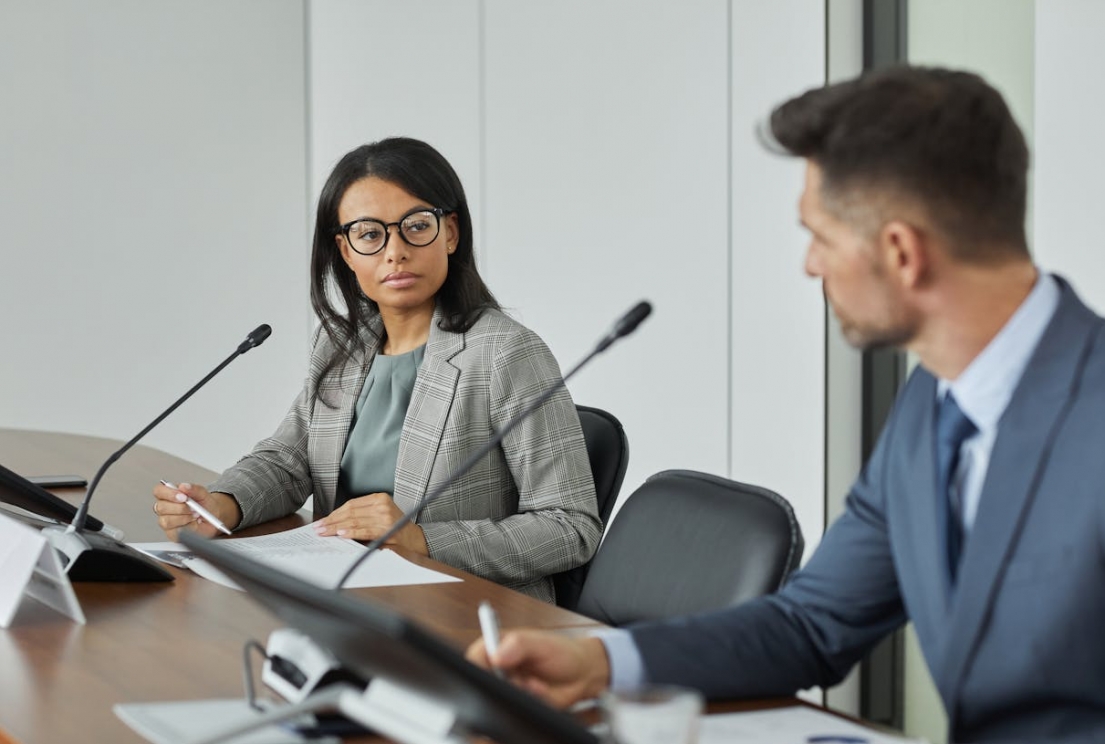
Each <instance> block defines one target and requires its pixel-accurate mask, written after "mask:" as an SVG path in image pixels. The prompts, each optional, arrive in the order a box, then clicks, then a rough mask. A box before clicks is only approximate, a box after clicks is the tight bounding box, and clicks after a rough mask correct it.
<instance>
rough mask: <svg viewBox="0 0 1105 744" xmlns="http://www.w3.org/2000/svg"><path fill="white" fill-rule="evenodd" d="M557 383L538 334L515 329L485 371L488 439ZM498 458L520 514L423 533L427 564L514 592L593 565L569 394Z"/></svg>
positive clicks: (559, 395)
mask: <svg viewBox="0 0 1105 744" xmlns="http://www.w3.org/2000/svg"><path fill="white" fill-rule="evenodd" d="M559 382H561V377H560V370H559V368H558V366H557V364H556V360H555V359H554V358H553V356H552V353H551V352H550V351H549V349H548V347H547V346H545V344H544V342H543V341H541V339H540V338H538V336H537V335H536V334H534V333H533V332H532V331H529V330H528V329H524V328H520V329H519V332H517V333H510V334H506V335H504V336H503V337H502V338H501V340H500V341H499V343H498V345H497V348H496V349H495V352H494V355H493V356H492V361H491V370H490V391H489V396H488V399H487V400H488V406H489V409H490V410H489V412H488V414H489V420H490V421H491V424H492V429H493V430H495V431H499V430H501V429H502V427H504V426H505V425H506V424H507V422H508V421H510V420H511V419H513V418H514V417H515V416H516V415H518V414H519V413H520V412H521V411H522V410H523V409H524V408H525V407H526V406H527V405H529V404H531V403H532V401H533V400H534V399H535V398H537V397H538V396H539V395H540V394H541V393H542V392H544V391H545V390H546V389H548V388H549V387H551V386H552V385H554V384H557V383H559ZM502 453H503V458H504V460H505V462H506V467H507V469H508V470H509V477H510V478H512V479H513V481H514V485H515V486H516V487H517V494H518V504H517V509H516V510H514V511H516V513H514V514H511V515H510V516H506V517H504V518H501V519H471V520H453V521H438V522H428V523H420V526H421V527H422V530H423V532H424V534H425V536H426V543H427V545H428V547H429V551H430V556H431V557H432V558H434V559H436V560H439V561H442V562H444V563H448V564H450V565H452V566H457V567H458V568H463V569H465V570H467V571H470V572H472V573H475V574H477V575H479V576H484V577H486V578H488V579H491V580H492V581H496V582H498V583H502V584H505V585H507V586H511V587H514V588H518V587H520V586H523V585H526V584H529V583H532V582H534V581H535V580H538V579H540V578H542V577H544V576H547V575H549V574H553V573H557V572H560V571H565V570H567V569H569V568H572V567H574V566H578V565H580V564H582V563H585V562H586V561H587V560H589V559H590V558H591V556H592V555H593V554H594V552H595V549H596V548H597V547H598V543H599V539H600V538H601V536H602V527H601V521H600V520H599V517H598V507H597V504H596V500H595V486H594V481H593V478H592V475H591V466H590V463H589V461H588V459H587V449H586V445H585V443H584V441H583V431H582V429H581V427H580V423H579V414H578V413H577V412H576V408H575V404H574V403H573V402H572V398H571V395H570V394H569V393H568V391H567V389H565V388H563V387H561V389H560V390H558V391H557V392H556V394H554V395H553V396H552V397H551V398H550V399H549V400H548V401H546V402H545V403H544V404H543V405H542V406H541V407H540V408H538V409H537V410H536V411H534V412H533V414H532V415H530V416H529V417H528V418H526V419H525V420H524V421H522V422H521V423H520V424H518V426H517V427H515V428H514V429H513V430H512V431H511V432H510V433H509V434H507V436H506V438H505V439H504V440H503V442H502ZM504 476H505V474H504ZM505 490H506V489H504V491H505ZM510 490H513V489H510Z"/></svg>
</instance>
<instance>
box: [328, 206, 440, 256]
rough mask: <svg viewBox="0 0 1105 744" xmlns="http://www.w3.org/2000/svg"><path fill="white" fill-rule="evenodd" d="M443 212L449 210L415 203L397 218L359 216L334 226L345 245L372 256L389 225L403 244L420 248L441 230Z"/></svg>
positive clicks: (385, 237)
mask: <svg viewBox="0 0 1105 744" xmlns="http://www.w3.org/2000/svg"><path fill="white" fill-rule="evenodd" d="M446 214H449V210H446V209H440V208H438V207H433V208H432V209H426V208H425V207H419V208H417V209H412V210H411V211H409V212H407V213H406V214H405V215H403V217H402V218H401V219H400V220H399V221H398V222H381V221H380V220H373V219H368V218H362V219H359V220H353V221H352V222H347V223H345V224H344V225H342V226H341V227H339V228H338V233H339V234H341V235H344V236H345V240H346V242H348V243H349V247H350V248H352V249H353V250H355V251H356V252H357V253H360V254H361V255H362V256H373V255H375V254H377V253H379V252H380V251H382V250H384V248H386V247H387V244H388V238H390V237H391V228H392V227H398V228H399V235H400V236H401V237H402V238H403V240H404V241H406V243H407V245H411V246H414V247H415V248H421V247H422V246H424V245H429V244H430V243H432V242H434V241H435V240H437V236H438V233H440V232H441V218H442V217H443V216H445V215H446Z"/></svg>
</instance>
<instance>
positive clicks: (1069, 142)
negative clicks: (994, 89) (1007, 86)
mask: <svg viewBox="0 0 1105 744" xmlns="http://www.w3.org/2000/svg"><path fill="white" fill-rule="evenodd" d="M1103 28H1105V3H1100V2H1093V1H1092V0H1081V1H1079V0H1047V2H1037V3H1036V87H1035V96H1036V111H1035V115H1036V125H1035V139H1036V143H1035V144H1036V147H1035V151H1034V153H1033V155H1034V156H1035V169H1034V170H1035V180H1034V183H1033V187H1034V191H1035V209H1034V222H1035V236H1034V239H1033V241H1032V242H1033V252H1034V254H1035V256H1036V259H1037V261H1038V262H1039V263H1040V265H1042V266H1043V267H1044V268H1046V269H1049V270H1051V271H1055V272H1058V273H1060V274H1062V275H1063V276H1064V277H1066V278H1067V279H1068V280H1069V281H1070V282H1071V283H1072V284H1073V285H1074V287H1075V289H1077V290H1078V291H1079V292H1080V293H1081V294H1082V299H1084V300H1085V301H1086V302H1087V303H1088V304H1089V305H1090V306H1091V307H1093V308H1094V309H1095V310H1096V311H1097V312H1099V313H1100V312H1105V253H1103V251H1102V247H1101V206H1100V202H1101V174H1102V173H1105V149H1102V147H1101V146H1100V142H1101V122H1102V119H1103V117H1105V99H1103V98H1102V96H1101V92H1100V91H1101V82H1100V81H1101V80H1102V79H1103V78H1105V50H1103V49H1102V46H1101V29H1103Z"/></svg>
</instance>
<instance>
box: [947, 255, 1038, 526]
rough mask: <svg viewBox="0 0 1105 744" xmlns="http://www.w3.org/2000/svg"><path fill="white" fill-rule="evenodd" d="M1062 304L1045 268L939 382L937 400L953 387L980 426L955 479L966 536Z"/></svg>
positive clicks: (962, 406)
mask: <svg viewBox="0 0 1105 744" xmlns="http://www.w3.org/2000/svg"><path fill="white" fill-rule="evenodd" d="M1058 306H1059V286H1058V285H1057V284H1056V283H1055V279H1053V278H1052V277H1051V276H1050V275H1048V274H1044V273H1043V272H1040V276H1039V279H1037V280H1036V286H1034V287H1033V288H1032V291H1031V292H1030V293H1029V295H1028V297H1027V298H1025V301H1024V302H1022V303H1021V306H1020V307H1019V308H1017V311H1016V312H1015V313H1013V316H1012V317H1011V318H1009V320H1008V321H1007V322H1006V324H1005V325H1004V326H1003V327H1002V329H1001V330H1000V331H998V335H996V336H994V338H993V339H991V341H990V343H989V344H987V345H986V348H984V349H983V350H982V351H981V352H980V353H979V355H978V356H976V357H975V358H974V360H972V361H971V363H970V364H969V365H968V366H967V369H965V370H963V374H961V375H959V377H957V378H956V379H955V380H943V379H941V380H939V382H938V383H937V388H936V395H937V401H938V402H939V401H941V400H943V398H944V395H945V394H947V392H948V391H949V390H950V391H951V393H952V395H954V396H955V400H956V402H957V403H958V404H959V408H960V409H961V410H962V411H963V413H965V414H967V417H968V418H970V419H971V421H972V422H973V423H974V425H975V426H976V427H977V428H978V432H977V433H975V435H974V436H972V437H970V438H969V439H965V440H964V441H963V444H962V445H961V446H960V448H959V467H958V468H957V469H956V471H955V475H954V477H953V479H952V485H953V487H954V488H957V489H959V495H960V503H962V504H963V530H964V535H965V536H966V535H970V534H971V528H972V527H973V526H974V523H975V515H976V514H978V502H979V499H980V498H981V496H982V484H983V483H984V482H985V481H986V471H987V469H988V468H989V467H990V453H991V452H993V450H994V440H995V439H997V436H998V422H999V421H1000V420H1001V416H1002V414H1003V413H1005V409H1006V407H1007V406H1008V405H1009V400H1010V399H1011V398H1012V397H1013V391H1014V390H1015V389H1016V387H1017V383H1018V382H1020V380H1021V375H1023V374H1024V369H1025V367H1027V366H1028V360H1029V358H1030V357H1031V356H1032V352H1033V351H1035V349H1036V346H1037V344H1039V342H1040V339H1041V338H1042V337H1043V335H1044V331H1045V330H1047V325H1048V323H1050V322H1051V317H1052V316H1053V315H1054V314H1055V308H1056V307H1058Z"/></svg>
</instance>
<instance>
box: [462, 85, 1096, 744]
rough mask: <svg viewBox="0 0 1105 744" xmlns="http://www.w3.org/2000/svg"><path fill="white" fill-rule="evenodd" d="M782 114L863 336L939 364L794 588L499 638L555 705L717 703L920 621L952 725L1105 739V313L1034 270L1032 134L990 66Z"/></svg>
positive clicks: (808, 208)
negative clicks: (728, 603)
mask: <svg viewBox="0 0 1105 744" xmlns="http://www.w3.org/2000/svg"><path fill="white" fill-rule="evenodd" d="M771 130H772V134H773V135H774V138H775V140H776V141H777V142H778V144H779V145H780V146H781V147H782V148H783V149H784V150H785V151H786V152H788V153H789V154H791V155H794V156H798V157H802V158H805V160H806V164H807V169H806V182H805V190H804V192H803V194H802V197H801V201H800V203H799V214H800V216H801V221H802V224H803V225H804V226H805V227H806V229H807V230H808V231H809V232H810V234H811V240H810V245H809V248H808V254H807V257H806V265H805V268H806V272H807V273H808V274H810V276H813V277H816V278H819V279H820V280H821V282H822V286H823V288H824V292H825V296H826V298H827V299H828V301H829V303H830V305H831V306H832V309H833V311H834V313H835V314H836V315H837V317H838V318H839V319H840V322H841V326H842V328H843V332H844V334H845V336H846V338H847V339H848V341H849V342H851V343H852V344H854V345H856V346H860V347H865V348H870V347H875V346H882V345H891V344H892V345H896V346H899V347H902V348H904V349H908V350H909V351H912V352H914V353H915V354H916V355H917V356H918V358H919V359H920V366H919V368H918V369H917V370H916V371H915V372H914V373H913V375H912V376H911V377H910V379H909V381H908V382H907V384H906V385H905V387H904V389H903V390H902V391H901V394H900V395H899V398H898V401H897V403H896V406H895V410H894V411H893V413H892V414H891V416H890V418H889V420H888V421H887V423H886V427H885V429H884V431H883V433H882V436H881V438H880V439H879V443H878V445H877V447H876V449H875V451H874V453H873V454H872V455H871V458H870V460H869V461H868V462H867V464H866V466H865V467H864V470H863V472H862V473H861V475H860V477H859V479H858V480H857V481H856V483H855V485H854V486H853V488H852V490H851V492H850V494H849V496H848V501H847V508H846V511H845V513H844V515H843V516H842V517H841V518H840V519H838V520H837V521H836V522H835V523H834V524H833V525H832V526H831V528H830V529H829V530H828V531H827V532H826V534H825V536H824V539H823V540H822V542H821V544H820V546H819V547H818V549H817V551H816V552H815V553H814V555H813V556H812V557H811V558H810V560H809V563H808V564H807V565H806V566H805V567H804V568H803V569H802V570H801V571H799V572H798V573H796V574H795V575H794V577H793V578H792V580H791V581H790V582H789V583H788V584H787V586H786V587H784V588H783V589H782V590H781V591H780V592H778V593H777V594H775V595H773V596H770V597H764V598H761V599H758V600H755V601H752V602H748V603H746V604H744V605H741V606H739V607H736V608H729V609H726V610H722V611H718V612H713V613H709V614H703V615H698V616H694V617H689V618H684V619H680V620H675V621H670V622H657V623H648V624H643V625H638V626H635V627H633V628H631V629H629V630H628V632H625V631H620V632H615V633H614V634H611V635H609V636H603V637H602V639H601V640H600V639H598V638H585V639H580V638H566V637H560V636H555V635H551V634H541V633H529V632H516V633H511V634H508V635H507V636H506V637H505V638H504V639H503V642H502V644H501V646H500V648H499V651H498V653H497V654H496V655H494V656H493V657H492V658H490V659H488V657H487V654H486V651H485V649H484V647H483V645H482V643H479V642H477V643H476V644H474V645H473V646H472V648H470V649H469V658H471V659H472V660H473V661H475V662H477V663H480V664H484V665H493V666H496V667H499V668H501V669H503V670H505V671H506V672H507V673H509V675H510V676H511V677H512V678H513V679H514V680H516V681H517V682H518V683H519V684H521V685H523V686H524V687H526V688H528V689H530V690H531V691H533V692H535V693H536V694H538V695H541V696H543V697H545V698H546V699H547V700H549V701H550V702H552V703H554V704H556V705H566V704H568V703H571V702H572V701H574V700H578V699H581V698H586V697H591V696H594V695H596V694H597V693H599V692H600V691H601V690H602V689H604V688H605V687H607V686H611V685H613V686H615V687H619V686H629V685H634V684H640V683H642V682H657V683H660V682H663V683H674V684H683V685H689V686H693V687H697V688H699V689H701V690H703V691H704V692H705V693H706V695H707V696H709V697H712V698H733V697H741V696H765V695H784V694H791V693H794V692H795V691H797V690H799V689H802V688H805V687H809V686H812V685H823V686H828V685H832V684H834V683H836V682H838V681H839V680H840V679H841V678H842V677H844V675H845V674H846V673H847V672H848V670H849V669H850V668H851V667H852V665H853V664H855V663H856V662H857V661H858V660H859V659H860V658H861V657H862V656H863V655H864V654H865V653H866V652H867V651H868V650H869V649H871V648H872V647H873V646H874V645H875V644H876V643H877V642H878V641H879V640H880V639H881V638H883V637H884V636H885V635H886V634H888V633H890V632H891V631H893V630H894V629H896V628H898V627H899V626H901V625H902V624H903V623H905V622H906V621H907V620H911V621H912V622H913V623H914V625H915V627H916V629H917V635H918V637H919V639H920V642H921V647H922V650H923V651H924V655H925V659H926V661H927V662H928V665H929V668H930V670H931V671H932V675H933V678H934V680H935V682H936V686H937V688H938V689H939V691H940V695H941V698H942V699H943V701H944V705H945V707H946V709H947V712H948V717H949V726H950V731H949V738H951V739H953V740H955V741H994V740H1001V741H1009V740H1015V739H1025V740H1032V741H1039V740H1043V739H1049V740H1051V739H1068V740H1079V741H1085V740H1105V629H1103V628H1105V624H1103V621H1105V498H1103V497H1102V492H1103V490H1105V454H1103V453H1105V323H1103V321H1102V319H1101V318H1099V317H1097V316H1096V315H1095V314H1093V313H1092V312H1091V311H1089V310H1088V309H1086V307H1085V306H1084V305H1083V304H1082V303H1081V302H1080V301H1079V299H1078V298H1077V297H1076V296H1075V294H1074V292H1073V291H1072V290H1071V288H1070V286H1069V285H1068V284H1067V283H1066V282H1064V281H1063V280H1061V279H1059V278H1057V277H1054V276H1051V275H1048V274H1046V273H1043V272H1041V271H1039V270H1037V268H1036V267H1035V266H1034V265H1033V263H1032V260H1031V257H1030V256H1029V253H1028V247H1027V241H1026V240H1025V234H1024V214H1025V188H1026V187H1025V184H1026V172H1027V167H1028V151H1027V148H1026V146H1025V143H1024V138H1023V136H1022V134H1021V132H1020V130H1019V129H1018V128H1017V126H1016V124H1015V123H1014V121H1013V119H1012V117H1011V115H1010V113H1009V110H1008V108H1007V107H1006V105H1005V103H1004V102H1003V101H1002V99H1001V96H1000V95H998V93H997V92H996V91H994V90H993V89H992V88H990V87H989V86H988V85H987V84H986V83H985V82H983V81H982V80H981V79H980V78H978V77H977V76H974V75H970V74H966V73H960V72H951V71H947V70H937V69H916V68H913V69H911V68H895V69H891V70H886V71H881V72H877V73H873V74H869V75H866V76H864V77H861V78H859V79H857V80H853V81H849V82H845V83H841V84H837V85H832V86H829V87H826V88H823V89H817V90H812V91H809V92H807V93H805V94H804V95H802V96H799V97H798V98H795V99H793V100H791V101H788V102H787V103H785V104H783V105H782V106H780V107H779V108H777V109H776V110H775V111H774V112H773V114H772V117H771Z"/></svg>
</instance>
